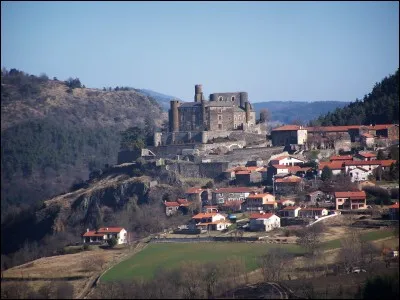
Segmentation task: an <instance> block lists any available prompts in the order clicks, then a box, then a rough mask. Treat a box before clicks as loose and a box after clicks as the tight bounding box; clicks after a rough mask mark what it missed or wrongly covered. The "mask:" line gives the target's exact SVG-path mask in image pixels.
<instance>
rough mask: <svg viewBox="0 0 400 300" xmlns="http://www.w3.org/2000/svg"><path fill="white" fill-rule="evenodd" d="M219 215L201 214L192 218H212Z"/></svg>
mask: <svg viewBox="0 0 400 300" xmlns="http://www.w3.org/2000/svg"><path fill="white" fill-rule="evenodd" d="M217 214H218V213H199V214H197V215H195V216H193V217H192V219H202V218H212V217H214V216H215V215H217Z"/></svg>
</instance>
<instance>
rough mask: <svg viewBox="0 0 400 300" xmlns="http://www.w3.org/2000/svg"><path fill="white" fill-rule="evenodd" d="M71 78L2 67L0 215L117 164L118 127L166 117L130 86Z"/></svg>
mask: <svg viewBox="0 0 400 300" xmlns="http://www.w3.org/2000/svg"><path fill="white" fill-rule="evenodd" d="M78 81H79V80H78ZM75 83H76V82H74V81H73V80H72V81H71V80H69V81H68V84H67V82H64V81H58V80H49V79H48V78H47V77H46V76H41V77H36V76H33V75H29V74H25V73H23V72H21V71H18V70H15V69H12V70H10V71H9V72H7V71H4V70H3V71H2V74H1V145H2V147H1V185H2V189H1V207H2V217H3V215H4V208H8V207H9V206H10V205H19V204H27V203H29V204H31V203H35V202H37V201H39V200H43V199H45V198H48V197H51V196H54V195H56V194H59V193H61V192H64V191H67V190H68V189H69V188H70V187H71V185H72V184H74V183H79V182H81V181H84V180H87V179H88V176H89V173H90V172H91V171H93V170H95V169H98V168H102V167H104V165H105V164H114V163H116V159H117V153H118V151H119V146H120V132H121V131H123V130H126V129H127V128H129V127H132V126H139V127H143V126H144V124H145V123H146V122H147V125H150V126H153V127H156V126H160V124H161V123H162V122H163V120H164V118H165V116H164V115H163V114H162V110H161V108H160V106H159V105H158V103H157V102H156V101H155V100H154V99H152V98H151V97H148V96H146V95H143V94H141V93H139V92H137V91H135V90H128V91H102V90H100V89H89V88H84V86H82V85H81V84H80V82H78V84H75ZM74 84H75V85H74Z"/></svg>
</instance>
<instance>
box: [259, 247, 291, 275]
mask: <svg viewBox="0 0 400 300" xmlns="http://www.w3.org/2000/svg"><path fill="white" fill-rule="evenodd" d="M288 259H289V255H288V253H287V252H285V251H284V249H283V248H279V249H278V248H274V249H271V250H270V251H268V253H267V254H264V255H263V256H261V257H260V259H259V266H260V268H261V272H262V275H263V278H264V281H279V280H281V279H282V277H283V276H282V271H283V270H284V269H285V268H286V265H287V261H288Z"/></svg>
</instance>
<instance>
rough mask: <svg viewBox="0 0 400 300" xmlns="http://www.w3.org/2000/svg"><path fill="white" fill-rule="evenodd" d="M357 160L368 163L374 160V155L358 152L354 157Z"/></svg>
mask: <svg viewBox="0 0 400 300" xmlns="http://www.w3.org/2000/svg"><path fill="white" fill-rule="evenodd" d="M355 157H356V158H357V159H359V160H364V161H370V160H376V153H373V152H362V151H360V152H358V153H357V154H356V156H355Z"/></svg>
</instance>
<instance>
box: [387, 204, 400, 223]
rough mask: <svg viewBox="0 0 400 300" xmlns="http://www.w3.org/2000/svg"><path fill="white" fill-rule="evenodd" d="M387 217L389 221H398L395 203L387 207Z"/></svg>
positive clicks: (397, 209)
mask: <svg viewBox="0 0 400 300" xmlns="http://www.w3.org/2000/svg"><path fill="white" fill-rule="evenodd" d="M389 216H390V220H398V219H399V203H398V202H397V203H395V204H393V205H391V206H389Z"/></svg>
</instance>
